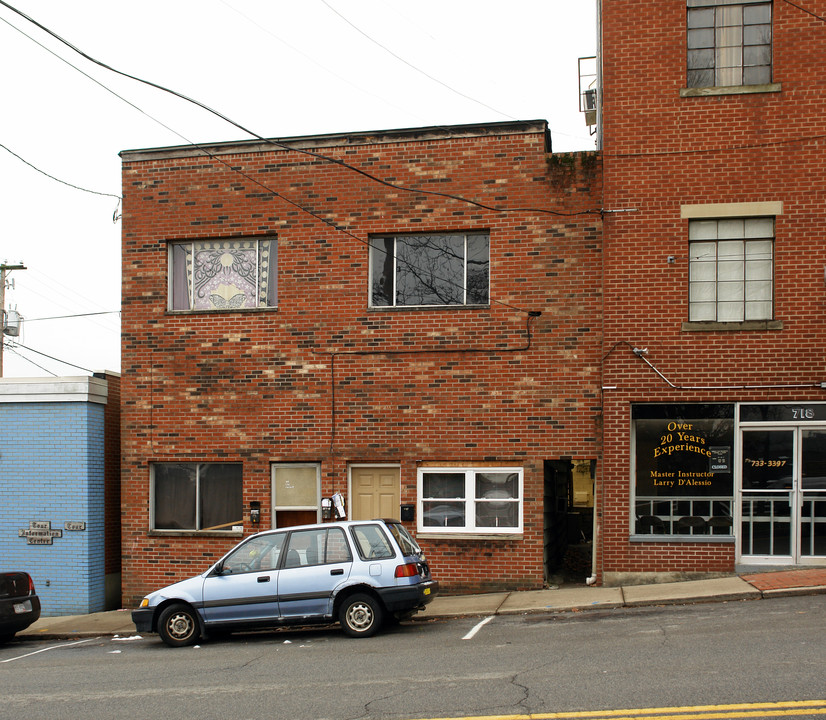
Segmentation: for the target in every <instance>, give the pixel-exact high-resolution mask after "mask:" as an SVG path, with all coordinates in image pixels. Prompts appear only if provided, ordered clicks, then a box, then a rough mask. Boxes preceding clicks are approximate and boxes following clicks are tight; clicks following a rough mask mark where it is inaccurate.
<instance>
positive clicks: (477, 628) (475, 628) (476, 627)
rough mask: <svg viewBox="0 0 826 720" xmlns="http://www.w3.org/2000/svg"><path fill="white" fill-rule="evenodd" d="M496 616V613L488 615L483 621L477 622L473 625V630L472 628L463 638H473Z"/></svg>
mask: <svg viewBox="0 0 826 720" xmlns="http://www.w3.org/2000/svg"><path fill="white" fill-rule="evenodd" d="M494 617H495V616H494V615H491V616H490V617H486V618H485V619H484V620H482V622H479V623H476V625H474V626H473V629H472V630H471V631H470V632H469V633H468V634H467V635H465V636H464V637H463V638H462V640H470V639H472V638H473V636H474V635H476V633H478V632H479V631H480V630H481V629H482V628H483V627H484V626H485V625H487V624H488V623H489V622H490V621H491V620H493V618H494Z"/></svg>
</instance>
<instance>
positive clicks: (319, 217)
mask: <svg viewBox="0 0 826 720" xmlns="http://www.w3.org/2000/svg"><path fill="white" fill-rule="evenodd" d="M3 4H5V3H3ZM0 20H3V22H5V23H6V24H7V25H9V26H10V27H12V28H14V29H15V30H17V31H18V32H19V33H21V34H22V35H24V36H25V37H27V38H29V39H30V40H32V42H34V43H35V44H37V45H39V46H40V47H41V48H43V49H44V50H46V51H47V52H49V53H50V54H51V55H53V56H54V57H56V58H57V59H58V60H61V61H62V62H64V63H66V64H67V65H68V66H69V67H71V68H73V69H74V70H77V71H78V72H79V73H81V75H83V76H84V77H86V78H88V79H89V80H92V81H93V82H94V83H95V84H97V85H99V86H100V87H102V88H103V89H104V90H107V91H108V92H110V93H112V94H113V95H114V96H115V97H117V98H118V99H119V100H122V101H123V102H125V103H126V104H127V105H129V106H130V107H133V108H134V109H136V110H138V112H140V113H142V114H143V115H146V117H148V118H150V119H151V120H154V121H155V122H157V123H158V124H159V125H161V126H162V127H164V128H166V129H167V130H169V131H170V132H171V133H173V134H174V135H176V136H178V137H179V138H181V139H182V140H184V142H186V143H187V144H189V145H190V146H191V147H194V148H196V149H197V150H198V151H199V152H202V153H203V154H204V155H206V156H207V157H208V158H210V159H211V160H213V161H215V162H218V163H220V164H222V165H224V166H225V167H226V168H227V169H228V170H230V172H233V173H235V174H237V175H240V176H241V177H243V178H245V179H246V180H249V181H250V182H252V183H254V184H256V185H258V186H259V187H261V188H262V189H264V190H266V191H267V192H268V193H270V194H271V195H273V196H274V197H278V198H281V199H282V200H283V201H284V202H286V203H288V204H289V205H292V206H293V207H295V208H296V209H298V210H300V211H301V212H304V213H306V214H307V215H310V216H311V217H313V218H315V219H316V220H318V221H319V222H321V223H324V224H325V225H327V226H329V227H330V228H332V229H333V230H337V231H338V232H341V233H343V234H345V235H347V236H349V237H350V238H352V239H354V240H356V241H357V242H359V243H361V244H363V245H365V246H367V247H370V244H369V242H368V241H366V240H364V239H362V238H360V237H359V236H358V235H356V234H354V233H352V232H350V231H349V230H347V229H346V228H343V227H341V226H339V225H338V224H337V223H336V222H335V221H333V220H330V219H328V218H326V217H323V216H322V215H319V214H318V213H317V212H315V211H313V210H310V209H309V208H307V207H304V206H303V205H301V204H300V203H298V202H296V201H294V200H291V199H290V198H288V197H287V196H285V195H283V194H282V193H280V192H278V191H277V190H274V189H273V188H271V187H269V186H268V185H267V184H266V183H263V182H261V181H260V180H258V178H255V177H253V176H252V175H249V174H248V173H246V172H244V171H243V170H241V169H240V168H239V167H236V166H234V165H231V164H230V163H228V162H227V161H226V160H224V159H223V158H222V157H220V156H219V155H216V154H214V153H212V152H210V151H209V150H208V149H207V148H206V147H203V146H201V145H199V144H197V143H195V142H193V141H191V140H189V139H188V138H187V137H185V136H184V135H182V134H181V133H179V132H177V131H176V130H174V129H173V128H171V127H169V126H168V125H166V124H164V123H163V122H161V121H160V120H158V119H157V118H154V117H153V116H151V115H149V114H148V113H146V112H145V111H144V110H142V109H141V108H139V107H138V106H137V105H135V104H134V103H132V102H130V101H129V100H127V99H126V98H124V97H122V96H121V95H118V94H117V93H116V92H114V91H113V90H111V89H110V88H108V87H107V86H106V85H104V84H103V83H101V82H100V81H98V80H97V79H95V78H93V77H92V76H91V75H89V74H88V73H85V72H83V70H81V69H80V68H78V67H77V66H75V65H73V64H72V63H70V62H69V61H68V60H65V59H64V58H62V57H60V55H57V54H56V53H54V52H52V51H51V50H50V49H49V48H47V47H45V46H44V45H42V44H41V43H39V42H38V41H37V40H35V39H34V38H32V37H31V36H30V35H28V34H26V33H25V32H23V31H22V30H20V29H19V28H17V27H15V26H14V25H12V24H11V23H9V22H8V21H7V20H5V19H3V18H0ZM402 262H403V261H402ZM407 265H408V266H409V267H411V268H413V266H412V265H410V264H409V263H407ZM437 279H440V280H441V281H442V282H445V283H448V284H451V285H456V286H457V287H459V286H458V285H457V284H456V283H454V282H452V281H451V280H447V279H444V278H437ZM492 302H494V303H496V304H498V305H501V306H503V307H509V308H511V309H515V310H519V311H520V312H525V311H524V310H522V309H521V308H516V307H514V306H513V305H510V304H508V303H505V302H502V301H499V300H492ZM30 322H31V321H30Z"/></svg>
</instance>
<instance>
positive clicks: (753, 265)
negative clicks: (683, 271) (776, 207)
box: [688, 217, 774, 322]
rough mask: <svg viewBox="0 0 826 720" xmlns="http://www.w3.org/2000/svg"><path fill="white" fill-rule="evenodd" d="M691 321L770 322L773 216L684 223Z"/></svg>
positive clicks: (771, 307)
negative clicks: (687, 240) (685, 225)
mask: <svg viewBox="0 0 826 720" xmlns="http://www.w3.org/2000/svg"><path fill="white" fill-rule="evenodd" d="M688 239H689V303H688V307H689V311H688V319H689V321H691V322H703V321H711V322H745V321H748V320H771V319H772V318H773V314H774V218H773V217H748V218H733V217H732V218H729V217H727V218H720V219H708V220H700V219H697V220H690V221H689V225H688Z"/></svg>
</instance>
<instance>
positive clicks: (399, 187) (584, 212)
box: [0, 0, 599, 217]
mask: <svg viewBox="0 0 826 720" xmlns="http://www.w3.org/2000/svg"><path fill="white" fill-rule="evenodd" d="M0 5H2V6H3V7H6V8H8V9H9V10H11V11H12V12H14V13H16V14H17V15H19V16H20V17H22V18H24V19H25V20H28V21H29V22H30V23H32V24H33V25H35V26H36V27H38V28H40V29H41V30H43V32H45V33H47V34H49V35H51V36H52V37H53V38H55V40H57V41H59V42H61V43H63V44H64V45H66V46H67V47H68V48H70V49H71V50H73V51H74V52H76V53H77V54H78V55H80V56H81V57H83V58H85V59H86V60H88V61H89V62H91V63H94V64H95V65H98V66H99V67H102V68H104V69H106V70H109V71H111V72H113V73H116V74H117V75H120V76H122V77H125V78H129V79H130V80H134V81H135V82H139V83H143V84H144V85H148V86H149V87H153V88H155V89H156V90H161V91H163V92H165V93H169V94H170V95H173V96H174V97H177V98H180V99H181V100H185V101H186V102H189V103H192V104H193V105H196V106H197V107H199V108H201V109H202V110H206V111H207V112H209V113H212V114H213V115H215V116H216V117H218V118H220V119H221V120H223V121H224V122H227V123H229V124H230V125H233V126H234V127H236V128H238V129H239V130H241V131H242V132H245V133H247V134H248V135H250V136H252V137H254V138H255V139H257V140H260V141H261V142H263V143H266V144H268V145H273V146H275V147H278V148H281V149H282V150H287V151H291V152H297V153H301V154H303V155H308V156H309V157H313V158H315V159H317V160H322V161H324V162H328V163H331V164H333V165H339V166H340V167H343V168H346V169H347V170H350V171H352V172H355V173H357V174H359V175H361V176H363V177H366V178H368V179H369V180H372V181H373V182H376V183H379V184H380V185H384V186H385V187H389V188H392V189H394V190H399V191H401V192H409V193H413V194H417V195H432V196H436V197H443V198H447V199H450V200H456V201H458V202H463V203H466V204H468V205H473V206H475V207H478V208H481V209H483V210H490V211H491V212H497V213H511V212H512V213H542V214H547V215H555V216H559V217H572V216H576V215H594V214H597V213H599V210H598V209H592V210H580V211H577V212H570V213H566V212H559V211H557V210H548V209H547V208H532V207H529V208H503V207H496V206H493V205H487V204H485V203H481V202H478V201H476V200H471V199H469V198H465V197H462V196H460V195H453V194H451V193H445V192H439V191H438V190H425V189H422V188H409V187H406V186H404V185H398V184H396V183H393V182H390V181H389V180H383V179H382V178H379V177H376V176H375V175H372V174H371V173H369V172H367V171H366V170H362V169H361V168H359V167H356V166H355V165H350V164H348V163H346V162H344V161H343V160H340V159H338V158H334V157H330V156H329V155H324V154H322V153H317V152H314V151H312V150H307V149H306V148H299V147H294V146H292V145H290V144H288V143H284V142H280V141H278V140H273V139H271V138H265V137H264V136H262V135H259V134H258V133H256V132H254V131H252V130H250V129H249V128H246V127H244V126H243V125H241V124H240V123H238V122H236V121H235V120H232V119H231V118H229V117H227V116H226V115H223V114H222V113H220V112H218V111H217V110H215V109H213V108H211V107H209V106H208V105H206V104H204V103H202V102H200V101H199V100H195V99H193V98H190V97H188V96H186V95H184V94H182V93H179V92H177V91H176V90H172V89H170V88H168V87H165V86H163V85H159V84H158V83H154V82H152V81H151V80H144V79H143V78H139V77H137V76H135V75H130V74H129V73H126V72H124V71H122V70H118V69H117V68H114V67H112V66H110V65H107V64H106V63H104V62H102V61H100V60H97V59H96V58H93V57H92V56H91V55H88V54H87V53H85V52H83V51H82V50H80V49H79V48H77V47H75V46H74V45H72V43H70V42H69V41H68V40H65V39H64V38H62V37H61V36H60V35H58V34H57V33H55V32H54V31H52V30H50V29H49V28H47V27H46V26H45V25H42V24H41V23H39V22H37V20H34V19H33V18H31V17H29V16H28V15H26V14H25V13H24V12H21V11H20V10H18V9H17V8H15V7H14V6H13V5H10V4H9V3H7V2H6V1H5V0H0Z"/></svg>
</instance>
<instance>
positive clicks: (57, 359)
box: [3, 342, 94, 373]
mask: <svg viewBox="0 0 826 720" xmlns="http://www.w3.org/2000/svg"><path fill="white" fill-rule="evenodd" d="M3 346H4V347H14V348H21V349H23V350H27V351H28V352H33V353H34V354H35V355H40V356H42V357H45V358H49V360H54V361H55V362H59V363H62V364H63V365H69V366H70V367H73V368H77V369H78V370H83V371H84V372H87V373H94V370H90V369H89V368H85V367H83V366H81V365H75V364H74V363H70V362H68V361H67V360H61V359H60V358H56V357H54V356H52V355H47V354H46V353H44V352H40V351H39V350H35V349H34V348H30V347H27V346H26V345H20V344H19V343H17V344H15V345H14V346H12V345H11V344H10V343H5V342H4V343H3ZM18 354H19V353H18ZM21 357H23V356H21ZM23 359H24V360H25V359H28V358H23ZM29 362H32V361H31V360H29ZM33 364H36V363H33ZM38 367H40V366H38ZM41 369H44V368H41ZM46 372H49V371H48V370H47V371H46Z"/></svg>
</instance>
